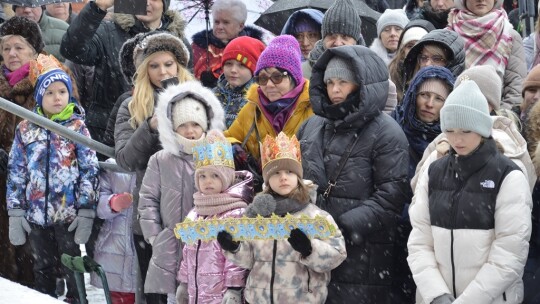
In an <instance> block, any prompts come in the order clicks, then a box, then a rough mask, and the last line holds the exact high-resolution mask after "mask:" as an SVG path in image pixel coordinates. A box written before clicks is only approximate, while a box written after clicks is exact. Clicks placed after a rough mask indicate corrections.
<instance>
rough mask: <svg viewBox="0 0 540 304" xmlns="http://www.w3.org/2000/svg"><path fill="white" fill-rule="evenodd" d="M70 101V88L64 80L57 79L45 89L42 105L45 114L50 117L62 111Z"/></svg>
mask: <svg viewBox="0 0 540 304" xmlns="http://www.w3.org/2000/svg"><path fill="white" fill-rule="evenodd" d="M68 102H69V91H68V88H67V87H66V85H65V84H64V83H63V82H61V81H55V82H53V83H52V84H51V85H50V86H49V87H48V88H47V89H46V90H45V93H44V94H43V100H42V103H41V106H42V109H43V112H44V113H45V115H47V117H50V116H52V115H55V114H58V113H60V112H62V111H63V110H64V108H65V107H66V106H67V104H68Z"/></svg>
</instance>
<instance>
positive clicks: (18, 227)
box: [8, 209, 32, 246]
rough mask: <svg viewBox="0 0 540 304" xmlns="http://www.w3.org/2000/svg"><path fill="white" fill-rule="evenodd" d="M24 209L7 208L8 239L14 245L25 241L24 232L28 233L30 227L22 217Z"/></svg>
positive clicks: (22, 243)
mask: <svg viewBox="0 0 540 304" xmlns="http://www.w3.org/2000/svg"><path fill="white" fill-rule="evenodd" d="M25 214H26V211H24V210H22V209H9V210H8V215H9V241H10V242H11V244H13V245H15V246H19V245H24V243H26V233H25V231H26V232H27V233H30V231H32V229H31V228H30V225H29V224H28V221H26V219H25V218H24V215H25Z"/></svg>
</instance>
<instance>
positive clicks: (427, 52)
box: [418, 45, 446, 68]
mask: <svg viewBox="0 0 540 304" xmlns="http://www.w3.org/2000/svg"><path fill="white" fill-rule="evenodd" d="M434 50H437V51H436V52H434ZM418 63H419V64H420V67H421V68H423V67H427V66H431V65H436V66H441V67H444V66H446V56H445V55H444V51H443V49H441V48H440V47H438V46H434V45H433V46H432V45H430V47H429V48H428V47H424V48H423V49H422V52H420V54H419V55H418Z"/></svg>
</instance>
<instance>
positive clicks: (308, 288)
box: [305, 266, 311, 293]
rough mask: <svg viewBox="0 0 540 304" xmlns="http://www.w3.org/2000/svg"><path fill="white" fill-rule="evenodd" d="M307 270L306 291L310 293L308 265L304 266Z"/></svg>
mask: <svg viewBox="0 0 540 304" xmlns="http://www.w3.org/2000/svg"><path fill="white" fill-rule="evenodd" d="M305 267H306V270H307V291H308V292H309V293H311V288H310V287H309V284H310V283H311V273H309V267H307V266H305Z"/></svg>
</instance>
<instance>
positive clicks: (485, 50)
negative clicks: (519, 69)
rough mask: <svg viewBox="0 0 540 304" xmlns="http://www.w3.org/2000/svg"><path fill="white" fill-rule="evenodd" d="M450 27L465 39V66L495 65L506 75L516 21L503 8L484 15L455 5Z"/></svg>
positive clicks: (498, 70) (449, 21)
mask: <svg viewBox="0 0 540 304" xmlns="http://www.w3.org/2000/svg"><path fill="white" fill-rule="evenodd" d="M448 28H449V29H451V30H453V31H455V32H457V33H458V34H459V35H460V36H461V37H463V39H465V68H469V67H471V66H476V65H488V64H489V65H492V66H493V67H495V69H496V70H497V73H498V74H499V76H501V77H502V76H503V75H504V71H505V69H506V65H507V64H508V58H509V57H510V54H511V52H512V36H511V34H510V30H511V29H512V25H511V24H510V22H509V21H508V16H507V15H506V12H505V11H504V10H503V9H495V10H492V11H491V12H489V13H487V14H486V15H484V16H482V17H478V16H477V15H475V14H473V13H472V12H470V11H469V10H458V9H452V11H451V12H450V14H449V15H448Z"/></svg>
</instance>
